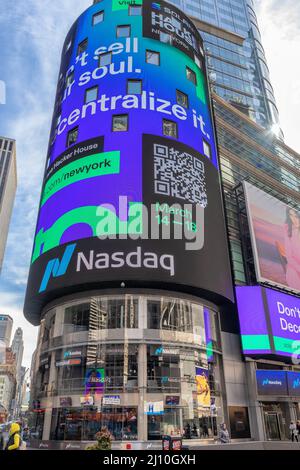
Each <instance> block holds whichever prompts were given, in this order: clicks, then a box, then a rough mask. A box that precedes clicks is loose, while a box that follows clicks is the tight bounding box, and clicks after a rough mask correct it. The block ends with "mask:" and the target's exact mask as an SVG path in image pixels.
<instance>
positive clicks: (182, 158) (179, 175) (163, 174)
mask: <svg viewBox="0 0 300 470" xmlns="http://www.w3.org/2000/svg"><path fill="white" fill-rule="evenodd" d="M153 150H154V154H153V157H154V192H155V194H162V195H164V196H173V197H175V198H179V199H184V200H185V201H188V202H191V203H197V204H200V205H201V206H202V207H206V206H207V194H206V181H205V170H204V165H203V163H202V162H201V161H200V160H199V159H198V158H196V157H194V156H193V155H191V154H189V153H187V152H180V151H179V150H175V149H174V148H173V147H168V146H166V145H161V144H154V149H153Z"/></svg>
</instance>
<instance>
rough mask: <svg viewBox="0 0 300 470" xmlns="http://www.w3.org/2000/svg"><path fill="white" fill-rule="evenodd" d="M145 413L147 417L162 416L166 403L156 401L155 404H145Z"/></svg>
mask: <svg viewBox="0 0 300 470" xmlns="http://www.w3.org/2000/svg"><path fill="white" fill-rule="evenodd" d="M144 412H145V414H146V415H152V416H155V415H162V414H164V402H163V401H154V402H145V406H144Z"/></svg>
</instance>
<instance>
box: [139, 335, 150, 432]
mask: <svg viewBox="0 0 300 470" xmlns="http://www.w3.org/2000/svg"><path fill="white" fill-rule="evenodd" d="M138 390H139V406H138V439H139V440H140V441H147V439H148V429H147V415H146V414H145V412H144V402H145V401H146V395H147V346H146V344H140V345H139V351H138Z"/></svg>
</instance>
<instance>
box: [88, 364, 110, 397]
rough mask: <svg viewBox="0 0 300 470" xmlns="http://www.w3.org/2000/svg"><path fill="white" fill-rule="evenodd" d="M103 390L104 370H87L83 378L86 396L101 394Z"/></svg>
mask: <svg viewBox="0 0 300 470" xmlns="http://www.w3.org/2000/svg"><path fill="white" fill-rule="evenodd" d="M104 389H105V370H104V369H88V370H87V372H86V376H85V393H86V395H93V394H96V395H97V394H102V393H103V392H104Z"/></svg>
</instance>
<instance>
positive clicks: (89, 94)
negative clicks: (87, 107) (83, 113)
mask: <svg viewBox="0 0 300 470" xmlns="http://www.w3.org/2000/svg"><path fill="white" fill-rule="evenodd" d="M97 98H98V87H97V86H94V87H93V88H89V89H88V90H86V92H85V100H84V102H85V104H87V103H90V102H91V101H96V99H97Z"/></svg>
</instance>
